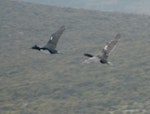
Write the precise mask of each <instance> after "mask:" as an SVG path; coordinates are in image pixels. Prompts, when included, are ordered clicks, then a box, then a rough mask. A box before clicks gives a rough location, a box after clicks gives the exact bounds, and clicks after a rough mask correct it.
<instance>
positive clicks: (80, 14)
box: [0, 0, 150, 114]
mask: <svg viewBox="0 0 150 114" xmlns="http://www.w3.org/2000/svg"><path fill="white" fill-rule="evenodd" d="M0 16H1V18H0V22H1V23H0V53H1V57H0V63H1V64H0V91H1V92H0V101H1V102H0V112H1V113H2V114H122V113H124V114H129V113H135V114H149V113H150V101H149V99H150V89H149V87H150V77H149V74H150V70H149V68H150V67H149V66H150V62H149V58H150V45H149V44H150V39H149V36H150V32H149V30H150V26H149V25H150V17H148V16H141V15H131V14H122V13H115V12H114V13H113V12H112V13H110V12H100V11H90V10H82V9H81V10H80V9H71V8H58V7H54V6H46V5H37V4H36V5H35V4H30V3H24V2H15V1H11V0H10V1H9V0H5V1H4V0H3V1H2V0H1V1H0ZM61 25H65V26H66V31H65V32H64V34H63V35H62V37H61V39H60V40H59V43H58V47H57V49H58V50H60V51H62V52H64V54H61V55H59V54H58V55H48V54H43V53H41V52H38V51H36V50H31V49H30V47H32V46H33V45H34V44H38V45H44V44H45V43H46V42H47V41H48V39H49V36H50V35H51V34H52V33H53V32H55V31H56V30H57V29H58V28H59V27H60V26H61ZM116 33H120V34H121V41H120V43H119V45H118V46H117V48H116V49H115V50H114V52H113V53H112V55H111V57H110V61H112V62H113V64H114V66H113V67H110V66H107V65H102V64H98V63H97V64H91V65H84V64H81V63H82V61H84V59H86V57H84V56H83V53H84V52H90V53H97V52H98V51H99V50H100V49H101V48H102V47H103V46H104V45H105V43H106V42H107V41H108V40H111V39H112V38H113V37H114V36H115V34H116Z"/></svg>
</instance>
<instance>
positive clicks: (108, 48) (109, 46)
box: [83, 34, 120, 65]
mask: <svg viewBox="0 0 150 114" xmlns="http://www.w3.org/2000/svg"><path fill="white" fill-rule="evenodd" d="M119 40H120V34H117V35H116V37H115V38H114V39H113V40H111V41H109V42H107V43H106V45H105V46H104V48H103V49H102V50H101V51H100V52H99V53H98V54H97V55H92V54H89V53H84V56H87V57H89V58H88V59H86V60H85V61H84V62H83V63H87V64H89V63H93V62H100V63H102V64H108V65H113V64H112V63H111V62H110V61H108V57H109V55H110V53H111V52H112V50H113V49H114V48H115V46H116V44H117V43H118V41H119Z"/></svg>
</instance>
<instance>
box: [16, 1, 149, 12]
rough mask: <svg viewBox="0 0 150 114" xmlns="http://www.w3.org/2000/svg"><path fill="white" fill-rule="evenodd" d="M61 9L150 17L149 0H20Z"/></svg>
mask: <svg viewBox="0 0 150 114" xmlns="http://www.w3.org/2000/svg"><path fill="white" fill-rule="evenodd" d="M18 1H26V2H33V3H40V4H49V5H55V6H60V7H71V8H80V9H81V8H83V9H90V10H101V11H116V12H124V13H135V14H146V15H150V12H149V10H150V7H149V5H150V1H149V0H143V1H141V0H18Z"/></svg>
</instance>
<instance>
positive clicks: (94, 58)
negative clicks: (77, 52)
mask: <svg viewBox="0 0 150 114" xmlns="http://www.w3.org/2000/svg"><path fill="white" fill-rule="evenodd" d="M99 60H100V59H99V58H98V57H95V56H94V57H91V58H89V59H86V60H85V61H84V62H83V63H86V64H90V63H96V62H99Z"/></svg>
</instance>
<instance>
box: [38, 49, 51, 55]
mask: <svg viewBox="0 0 150 114" xmlns="http://www.w3.org/2000/svg"><path fill="white" fill-rule="evenodd" d="M40 51H41V52H42V53H45V54H50V53H49V51H48V50H42V49H41V50H40Z"/></svg>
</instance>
